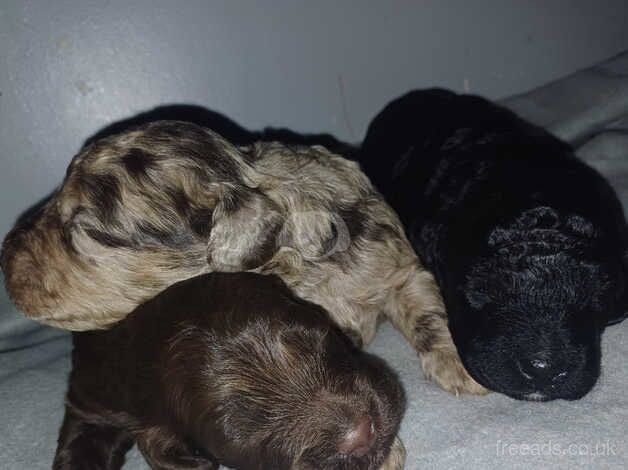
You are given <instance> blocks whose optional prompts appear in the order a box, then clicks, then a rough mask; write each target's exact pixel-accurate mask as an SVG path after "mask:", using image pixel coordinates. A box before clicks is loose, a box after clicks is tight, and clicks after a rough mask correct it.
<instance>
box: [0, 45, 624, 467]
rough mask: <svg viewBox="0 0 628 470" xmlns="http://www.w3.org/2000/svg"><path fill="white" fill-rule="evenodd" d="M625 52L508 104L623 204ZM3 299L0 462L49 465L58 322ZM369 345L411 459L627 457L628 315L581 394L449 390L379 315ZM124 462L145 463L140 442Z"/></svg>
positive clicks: (579, 462)
mask: <svg viewBox="0 0 628 470" xmlns="http://www.w3.org/2000/svg"><path fill="white" fill-rule="evenodd" d="M627 72H628V54H624V55H623V56H619V57H616V58H615V59H614V60H613V61H611V62H607V63H605V64H602V65H600V66H597V67H593V68H591V69H588V70H585V71H583V72H580V73H578V74H575V75H573V76H570V77H567V78H566V79H564V80H562V81H558V82H555V83H552V84H550V85H548V86H546V87H543V88H541V89H539V90H535V91H533V92H531V93H528V94H524V95H519V96H517V97H514V98H512V99H509V100H506V101H505V104H507V105H508V106H510V107H512V108H513V109H515V110H517V111H518V112H520V113H521V114H523V115H524V116H526V117H527V118H529V119H531V120H533V121H535V122H537V123H540V124H542V125H544V126H546V127H547V128H548V129H550V130H552V131H553V132H555V133H556V134H558V135H560V136H561V137H563V138H566V139H567V140H570V141H572V142H575V143H578V144H579V148H578V154H579V155H580V156H581V158H583V159H584V160H586V161H587V162H589V163H590V164H592V165H593V166H595V167H597V168H598V169H599V170H600V171H602V172H603V173H604V174H605V175H606V176H607V177H608V178H609V179H610V181H611V183H612V184H613V185H614V186H615V188H616V189H617V191H618V193H619V194H620V196H621V198H622V201H623V202H624V205H625V207H628V126H623V121H622V118H626V117H627V116H628V73H627ZM2 295H3V297H2V298H1V299H0V315H1V316H0V350H1V351H2V352H1V353H0V412H1V415H0V416H1V420H0V436H2V437H1V438H0V468H2V469H20V470H23V469H28V470H35V469H46V468H50V465H51V462H52V457H53V455H54V450H55V446H56V437H57V431H58V428H59V426H60V424H61V418H62V412H63V394H64V391H65V388H66V379H67V373H68V371H69V367H70V363H69V351H70V338H69V335H68V334H67V333H64V332H60V331H57V330H53V329H50V328H44V327H40V326H39V325H36V324H34V323H32V322H29V321H28V320H26V319H24V317H23V316H21V315H20V314H19V313H18V312H16V311H15V309H14V308H13V307H12V306H11V304H10V302H8V300H6V296H5V294H4V293H2ZM369 349H370V350H371V351H372V352H374V353H375V354H378V355H380V356H382V357H384V358H385V359H386V360H388V361H389V363H390V364H391V365H392V366H393V367H394V368H395V369H396V370H397V371H398V373H399V375H400V377H401V379H402V381H403V383H404V385H405V388H406V392H407V396H408V409H407V412H406V414H405V417H404V420H403V423H402V430H401V434H402V438H403V440H404V443H405V445H406V448H407V451H408V460H407V465H406V467H407V468H408V469H419V468H429V469H458V468H459V469H503V468H513V469H530V468H538V469H546V468H548V469H554V468H556V469H577V468H600V469H625V468H628V444H627V442H628V440H627V437H626V434H627V432H628V394H627V393H626V392H625V391H624V388H623V386H624V384H626V383H627V382H628V321H626V322H624V323H623V324H620V325H617V326H613V327H610V328H609V329H608V330H607V332H606V333H605V335H604V340H603V372H602V376H601V378H600V381H599V384H598V385H597V386H596V387H595V389H594V390H593V391H592V392H591V393H590V394H589V395H587V396H586V397H585V398H583V399H582V400H579V401H576V402H567V401H555V402H550V403H527V402H519V401H515V400H512V399H510V398H507V397H505V396H503V395H497V394H491V395H489V396H486V397H468V396H463V397H455V396H451V395H448V394H446V393H444V392H442V391H441V390H440V389H438V388H437V387H436V386H434V385H432V384H430V383H428V382H426V381H425V379H424V378H423V376H422V374H421V370H420V366H419V362H418V359H417V357H416V356H415V354H414V352H413V351H412V350H411V349H410V347H409V346H408V345H407V344H406V343H405V342H404V340H403V339H402V338H401V336H400V335H399V334H398V333H397V332H396V331H394V330H393V329H392V327H391V326H390V325H388V324H386V325H384V326H383V327H382V328H381V330H380V331H379V333H378V334H377V336H376V338H375V341H374V342H373V343H372V344H371V345H370V347H369ZM125 468H127V469H144V468H147V467H146V464H145V463H144V462H143V460H142V459H141V457H140V456H139V455H138V453H137V451H135V450H134V451H133V452H132V453H131V454H130V455H129V458H128V462H127V464H126V465H125Z"/></svg>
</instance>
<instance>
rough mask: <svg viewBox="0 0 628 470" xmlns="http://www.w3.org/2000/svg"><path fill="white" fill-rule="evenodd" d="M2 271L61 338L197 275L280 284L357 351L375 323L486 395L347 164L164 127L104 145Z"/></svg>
mask: <svg viewBox="0 0 628 470" xmlns="http://www.w3.org/2000/svg"><path fill="white" fill-rule="evenodd" d="M1 261H2V267H3V270H4V273H5V279H6V286H7V289H8V291H9V293H10V295H11V297H12V299H13V300H14V301H15V303H16V304H17V305H18V306H19V307H20V308H21V309H22V310H23V311H24V312H25V313H26V314H27V315H28V316H29V317H31V318H33V319H35V320H38V321H40V322H43V323H46V324H49V325H53V326H57V327H61V328H66V329H70V330H86V329H94V328H105V327H107V326H108V325H110V324H111V323H113V322H115V321H116V320H119V319H121V318H123V317H124V316H125V315H127V314H128V313H129V312H130V311H131V310H133V309H134V308H135V307H136V306H137V305H138V304H140V303H141V302H143V301H145V300H147V299H148V298H151V297H153V296H154V295H155V294H157V293H158V292H159V291H161V290H163V289H164V288H165V287H167V286H169V285H171V284H173V283H175V282H177V281H180V280H182V279H186V278H189V277H191V276H195V275H197V274H201V273H204V272H210V271H242V270H252V271H256V272H261V273H275V274H277V275H279V276H280V277H281V278H282V279H283V280H284V281H285V282H286V283H287V284H288V285H289V286H290V287H291V288H292V289H293V290H294V291H295V292H296V293H297V294H298V295H299V296H301V297H303V298H305V299H307V300H310V301H312V302H315V303H317V304H320V305H321V306H323V307H324V308H325V309H327V310H328V311H329V312H330V314H331V315H332V317H333V318H334V320H335V321H336V322H337V323H338V325H340V326H341V327H342V328H343V329H344V330H345V331H347V332H348V333H349V334H350V335H351V336H352V337H353V338H354V339H356V340H358V341H361V343H362V344H366V343H367V342H369V341H370V340H371V338H372V337H373V335H374V334H375V331H376V328H377V325H378V324H379V322H380V320H381V319H382V315H384V316H385V317H387V318H388V319H390V320H391V321H392V323H393V324H394V325H395V327H396V328H397V329H399V331H401V332H402V333H403V335H404V336H405V337H406V338H407V339H408V341H410V342H411V343H412V345H413V346H414V348H415V349H416V350H417V352H418V353H419V355H420V356H421V362H422V365H423V368H424V371H425V373H426V375H427V377H428V378H430V379H432V380H434V381H435V382H437V383H438V384H439V385H440V386H441V387H443V388H444V389H446V390H448V391H451V392H454V393H461V392H462V393H464V392H468V393H483V392H484V389H483V388H482V387H480V386H479V385H478V384H477V383H476V382H475V381H473V379H472V378H471V377H470V376H469V375H468V374H467V373H466V371H465V370H464V367H463V366H462V364H461V362H460V359H459V357H458V355H457V352H456V349H455V346H454V345H453V342H452V339H451V336H450V334H449V330H448V328H447V318H446V314H445V311H444V307H443V303H442V300H441V297H440V294H439V291H438V288H437V286H436V284H435V282H434V279H433V277H432V275H431V274H430V273H428V272H426V271H425V270H424V269H423V268H422V266H421V264H420V262H419V260H418V259H417V256H416V254H415V253H414V251H413V250H412V248H411V246H410V244H409V242H408V240H407V239H406V237H405V235H404V231H403V228H402V226H401V223H400V221H399V220H398V218H397V216H396V214H395V213H394V212H393V210H392V209H391V208H390V207H389V206H388V205H387V204H386V203H385V202H384V201H383V199H382V197H381V196H380V194H379V193H377V192H376V190H375V189H374V188H373V186H372V185H371V183H370V182H369V180H368V179H367V178H366V176H364V174H363V173H362V172H361V171H360V169H359V167H358V165H357V164H356V163H354V162H351V161H349V160H346V159H344V158H341V157H339V156H337V155H334V154H332V153H330V152H328V151H327V150H326V149H324V148H322V147H289V146H285V145H282V144H279V143H258V144H255V145H252V146H250V147H241V148H238V147H235V146H233V145H231V144H230V143H228V142H227V141H225V140H224V139H223V138H221V137H220V136H218V135H217V134H215V133H213V132H211V131H210V130H207V129H203V128H200V127H198V126H195V125H193V124H189V123H183V122H175V121H161V122H156V123H152V124H149V125H145V126H143V127H141V128H138V129H136V130H134V131H130V132H127V133H123V134H120V135H116V136H113V137H109V138H106V139H103V140H100V141H98V142H96V143H94V144H92V145H91V146H89V147H87V148H86V149H84V150H83V151H82V152H81V153H80V154H79V155H77V156H76V157H75V158H74V160H73V161H72V163H71V164H70V167H69V168H68V173H67V176H66V178H65V180H64V182H63V184H62V186H61V187H60V189H59V190H58V192H57V193H56V194H55V195H54V196H53V197H52V199H51V200H50V201H48V203H47V204H46V205H45V206H44V207H43V208H42V209H41V210H40V211H39V213H37V214H36V215H35V216H34V217H33V218H32V219H31V220H30V221H28V222H22V223H20V224H18V225H17V226H16V227H15V228H14V229H13V231H12V232H11V233H10V234H9V235H8V236H7V239H6V240H5V243H4V246H3V253H2V257H1Z"/></svg>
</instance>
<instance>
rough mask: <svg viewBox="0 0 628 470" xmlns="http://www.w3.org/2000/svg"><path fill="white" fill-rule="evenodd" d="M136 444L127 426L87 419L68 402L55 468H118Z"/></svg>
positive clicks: (107, 469) (112, 469)
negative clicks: (124, 428)
mask: <svg viewBox="0 0 628 470" xmlns="http://www.w3.org/2000/svg"><path fill="white" fill-rule="evenodd" d="M132 445H133V437H132V436H131V435H130V434H129V433H128V432H127V431H125V430H123V429H120V428H116V427H113V426H108V425H104V424H94V423H89V422H87V421H85V420H84V419H83V418H81V417H80V416H79V415H78V414H76V413H75V412H74V411H72V409H71V408H70V407H68V406H66V409H65V416H64V418H63V424H62V425H61V430H60V431H59V440H58V445H57V452H56V454H55V458H54V461H53V464H52V468H53V470H81V469H86V468H89V469H92V470H118V469H120V468H121V467H122V464H123V463H124V456H125V454H126V453H127V451H128V450H129V449H130V448H131V446H132Z"/></svg>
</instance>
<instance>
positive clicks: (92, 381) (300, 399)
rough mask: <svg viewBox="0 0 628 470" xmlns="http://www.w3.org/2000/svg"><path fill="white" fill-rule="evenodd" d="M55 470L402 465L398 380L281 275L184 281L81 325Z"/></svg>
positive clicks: (386, 468)
mask: <svg viewBox="0 0 628 470" xmlns="http://www.w3.org/2000/svg"><path fill="white" fill-rule="evenodd" d="M72 359H73V370H72V373H71V375H70V387H69V392H68V397H67V405H66V414H65V419H64V422H63V426H62V428H61V432H60V436H59V447H58V449H57V454H56V457H55V462H54V466H53V468H54V469H55V470H62V469H65V470H78V469H87V468H90V469H96V468H98V469H108V470H114V469H118V468H120V466H121V465H122V463H123V461H124V454H125V453H126V451H127V450H128V449H129V448H130V447H131V445H132V444H133V443H134V442H137V444H138V447H139V449H140V451H141V452H142V454H143V455H144V457H145V458H146V460H147V461H148V463H149V465H150V466H151V468H154V469H171V470H172V469H197V470H201V469H215V468H218V466H219V464H220V463H224V464H226V465H228V466H230V467H234V468H237V469H243V470H247V469H258V470H266V469H273V470H281V469H291V470H314V469H329V470H331V469H338V470H342V469H347V470H348V469H356V470H359V469H362V470H377V469H380V470H400V469H401V468H403V461H404V456H405V453H404V450H403V446H402V445H401V443H400V441H399V440H398V439H396V438H395V436H396V434H397V430H398V428H399V422H400V418H401V413H402V411H403V407H404V399H403V391H402V389H401V385H400V384H399V381H398V380H397V378H396V377H395V375H394V374H393V373H392V372H391V371H390V370H389V369H387V368H386V366H385V365H384V364H383V363H382V362H381V361H380V360H378V359H376V358H375V357H373V356H369V355H368V354H366V353H364V352H362V351H360V350H358V349H356V348H355V347H353V345H352V344H351V342H350V341H349V340H348V339H347V337H346V336H344V335H343V334H342V333H341V332H340V330H339V329H338V328H337V327H336V326H334V324H333V323H332V321H331V320H330V319H329V317H328V315H327V312H325V310H323V309H322V308H321V307H319V306H317V305H314V304H312V303H310V302H306V301H304V300H301V299H299V298H297V297H295V296H294V295H293V294H292V293H291V291H290V290H289V289H288V288H287V287H286V286H285V284H284V283H283V282H282V281H281V280H280V279H279V278H278V277H276V276H262V275H260V274H252V273H240V274H218V273H214V274H207V275H203V276H199V277H196V278H192V279H188V280H186V281H182V282H180V283H178V284H175V285H173V286H172V287H170V288H168V289H166V290H165V291H163V292H162V293H161V294H159V295H158V296H157V297H155V298H154V299H152V300H150V301H148V302H146V303H144V304H143V305H141V306H139V307H138V308H137V309H135V310H134V311H133V312H131V313H130V314H129V316H128V317H127V318H126V319H124V320H123V321H121V322H119V323H117V324H115V325H114V326H113V327H112V328H111V329H110V330H106V331H91V332H81V333H75V334H74V351H73V357H72Z"/></svg>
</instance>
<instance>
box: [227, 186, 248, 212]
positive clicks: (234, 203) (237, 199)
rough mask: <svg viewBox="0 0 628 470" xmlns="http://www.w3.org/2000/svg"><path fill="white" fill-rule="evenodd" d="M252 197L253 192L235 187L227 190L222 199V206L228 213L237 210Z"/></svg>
mask: <svg viewBox="0 0 628 470" xmlns="http://www.w3.org/2000/svg"><path fill="white" fill-rule="evenodd" d="M250 199H251V194H249V193H247V192H244V191H239V190H237V189H234V190H232V191H227V192H226V193H225V195H224V197H223V198H222V200H221V203H222V208H223V210H224V211H225V212H226V213H227V214H231V213H234V212H237V211H238V210H240V209H241V208H242V206H244V205H246V203H247V202H248V201H250Z"/></svg>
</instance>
